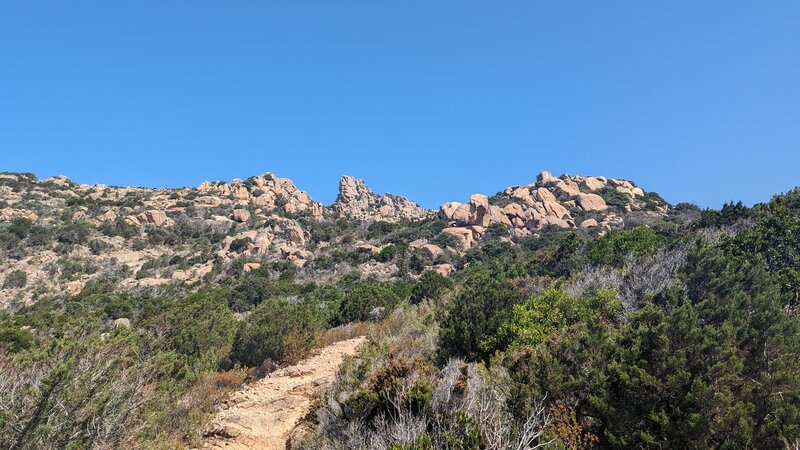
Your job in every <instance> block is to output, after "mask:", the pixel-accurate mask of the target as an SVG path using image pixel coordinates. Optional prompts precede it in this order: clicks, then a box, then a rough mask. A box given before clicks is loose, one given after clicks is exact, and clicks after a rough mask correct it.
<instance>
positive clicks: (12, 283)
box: [3, 270, 28, 288]
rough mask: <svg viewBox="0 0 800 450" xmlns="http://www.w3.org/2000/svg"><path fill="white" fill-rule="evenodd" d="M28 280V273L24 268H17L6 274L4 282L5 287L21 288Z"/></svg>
mask: <svg viewBox="0 0 800 450" xmlns="http://www.w3.org/2000/svg"><path fill="white" fill-rule="evenodd" d="M27 282H28V274H26V273H25V272H24V271H22V270H15V271H13V272H10V273H9V274H8V275H6V280H5V281H4V282H3V287H4V288H21V287H25V284H26V283H27Z"/></svg>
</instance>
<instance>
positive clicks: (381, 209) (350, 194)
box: [331, 175, 432, 222]
mask: <svg viewBox="0 0 800 450" xmlns="http://www.w3.org/2000/svg"><path fill="white" fill-rule="evenodd" d="M331 208H333V209H334V210H335V211H338V212H339V213H341V214H343V215H345V216H347V217H350V218H352V219H356V220H382V221H385V222H396V221H398V220H401V219H421V218H424V217H428V216H430V215H432V212H431V211H428V210H427V209H425V208H423V207H422V206H420V205H418V204H416V203H414V202H412V201H411V200H408V199H407V198H404V197H400V196H397V195H392V194H383V195H378V194H376V193H374V192H372V190H371V189H370V188H369V187H368V186H367V185H366V184H365V183H364V180H361V179H359V178H353V177H351V176H349V175H347V176H344V177H342V179H341V180H339V195H338V197H337V198H336V201H335V202H334V203H333V205H331Z"/></svg>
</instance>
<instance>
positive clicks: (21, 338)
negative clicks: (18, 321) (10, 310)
mask: <svg viewBox="0 0 800 450" xmlns="http://www.w3.org/2000/svg"><path fill="white" fill-rule="evenodd" d="M35 343H36V338H35V337H34V336H33V334H32V333H31V332H30V331H28V330H26V329H22V328H16V327H13V326H11V325H7V326H2V327H0V348H5V349H7V350H8V351H10V352H11V353H16V352H18V351H21V350H27V349H29V348H31V347H32V346H33V344H35ZM0 417H2V413H0Z"/></svg>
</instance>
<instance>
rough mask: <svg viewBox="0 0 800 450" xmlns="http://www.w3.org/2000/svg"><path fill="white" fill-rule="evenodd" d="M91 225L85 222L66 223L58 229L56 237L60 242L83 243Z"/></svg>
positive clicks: (87, 236)
mask: <svg viewBox="0 0 800 450" xmlns="http://www.w3.org/2000/svg"><path fill="white" fill-rule="evenodd" d="M91 228H92V226H91V225H90V224H88V223H86V222H78V223H74V222H72V223H68V224H67V225H64V226H62V227H61V228H59V229H58V231H57V233H56V239H57V240H58V242H60V243H62V244H81V245H82V244H85V243H86V241H87V239H88V238H89V233H90V231H91Z"/></svg>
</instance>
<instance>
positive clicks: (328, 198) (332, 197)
mask: <svg viewBox="0 0 800 450" xmlns="http://www.w3.org/2000/svg"><path fill="white" fill-rule="evenodd" d="M542 172H549V173H551V174H552V175H554V176H556V177H559V178H560V177H562V176H571V177H576V176H583V177H606V178H615V179H619V180H627V181H630V182H632V183H633V184H634V185H636V186H638V187H641V188H642V189H643V190H644V191H645V192H655V193H656V194H658V195H659V196H661V197H662V198H664V200H666V201H667V202H668V203H669V204H671V205H673V206H674V205H677V204H680V203H690V204H694V205H696V206H698V207H699V208H701V209H720V208H721V207H722V206H723V205H724V204H726V203H737V202H742V203H743V204H745V205H746V206H748V207H752V206H753V205H755V204H759V203H766V202H768V201H769V200H770V199H772V198H773V197H775V196H776V195H781V194H784V193H786V192H789V191H791V190H793V189H796V188H800V185H797V186H792V187H790V188H787V189H786V190H783V191H780V192H775V193H773V194H771V195H769V197H768V198H765V199H762V200H759V201H756V202H753V203H747V202H745V201H744V200H741V199H735V198H732V199H729V200H726V201H724V202H722V203H721V204H719V205H718V206H709V205H701V204H698V203H696V202H694V201H690V200H681V199H678V200H672V199H669V198H666V197H664V196H663V194H662V193H661V192H659V191H657V190H653V189H648V188H647V185H646V184H645V185H643V184H641V183H640V182H639V181H638V180H636V179H631V178H626V177H617V176H608V175H605V174H584V173H568V172H563V173H556V172H553V171H550V170H547V169H542V170H538V171H535V174H533V175H532V176H531V179H530V180H529V183H526V182H524V181H523V182H520V183H517V184H513V183H512V184H506V185H504V186H503V187H502V188H499V189H498V190H497V191H495V192H478V191H476V192H470V193H466V194H464V195H462V197H461V198H459V199H450V200H444V201H442V202H440V203H438V204H435V205H430V204H425V203H423V202H420V201H417V200H416V199H414V198H413V197H410V196H407V195H404V194H403V193H402V192H396V191H379V190H376V189H374V188H373V186H372V184H371V183H370V181H369V179H368V178H365V177H362V176H359V175H354V174H351V173H344V174H342V175H340V176H339V177H338V178H337V179H336V183H334V185H338V182H339V180H341V179H343V178H344V177H347V176H350V177H352V178H355V179H358V180H362V181H363V182H364V184H365V185H366V186H367V188H369V189H370V190H371V191H372V192H373V193H375V194H378V195H384V194H391V195H396V196H401V197H404V198H406V199H408V200H411V201H413V202H415V203H417V204H418V205H420V206H422V207H424V208H425V209H428V210H431V211H436V210H438V209H439V207H440V206H442V205H444V204H445V203H449V202H462V203H466V202H468V201H469V197H470V196H471V195H473V194H483V195H486V196H489V197H491V196H492V195H495V194H497V193H500V192H502V191H503V190H504V189H506V188H508V187H512V186H524V185H526V184H530V183H533V182H535V181H536V177H537V175H538V174H540V173H542ZM0 173H30V174H33V175H34V176H36V178H37V179H39V180H46V179H47V178H51V177H58V176H64V177H66V178H67V179H69V180H70V181H73V182H75V183H77V184H79V185H80V184H87V185H102V186H108V187H117V188H142V189H187V188H188V189H196V188H197V187H198V186H199V185H200V184H201V183H203V182H211V183H215V182H225V183H232V182H233V181H234V180H237V179H238V180H241V181H244V180H246V179H248V178H250V177H255V176H263V175H267V174H271V175H273V176H275V177H277V178H283V179H288V180H290V181H291V182H292V183H293V184H294V185H295V187H296V188H297V189H299V190H301V191H304V192H306V193H307V194H308V195H309V197H311V199H312V200H313V201H316V202H319V203H322V204H323V205H325V206H330V205H331V204H333V203H334V202H335V201H336V199H337V196H338V191H339V189H338V186H337V187H335V188H334V189H332V190H330V192H333V194H330V192H329V193H327V195H323V196H319V195H316V194H315V193H314V192H311V191H310V190H308V189H305V188H304V187H303V186H302V185H301V184H300V183H298V182H297V181H296V180H295V179H294V178H292V177H290V176H285V175H282V174H280V173H276V172H275V171H272V170H267V171H264V172H259V173H254V174H249V175H247V176H238V177H236V176H235V177H232V178H227V179H203V180H200V181H198V182H197V183H195V184H183V185H136V184H113V183H103V182H92V183H82V182H80V180H78V179H75V178H73V177H70V176H69V175H67V174H63V173H54V174H51V175H46V176H45V175H39V174H37V173H36V172H30V171H6V170H0ZM323 199H324V200H323Z"/></svg>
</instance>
